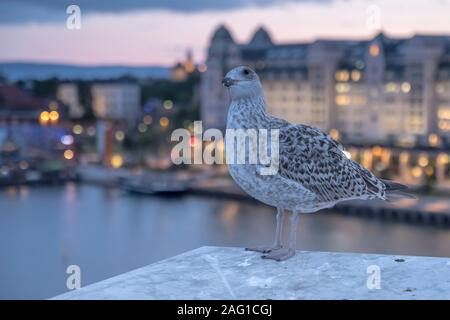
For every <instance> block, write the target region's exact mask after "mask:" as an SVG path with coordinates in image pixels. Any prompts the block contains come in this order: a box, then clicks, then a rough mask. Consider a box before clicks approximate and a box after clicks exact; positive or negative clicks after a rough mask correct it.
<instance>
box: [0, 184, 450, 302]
mask: <svg viewBox="0 0 450 320" xmlns="http://www.w3.org/2000/svg"><path fill="white" fill-rule="evenodd" d="M274 227H275V215H274V210H273V209H271V208H268V207H265V206H260V205H256V204H252V203H240V202H235V201H228V200H217V199H208V198H201V197H193V196H186V197H182V198H176V199H168V198H157V197H145V196H133V195H129V194H125V193H122V192H121V191H120V190H117V189H103V188H100V187H95V186H80V185H73V184H70V185H67V186H64V187H39V188H20V189H2V190H0V298H3V299H5V298H49V297H52V296H54V295H57V294H59V293H62V292H64V291H66V290H67V289H66V287H65V284H66V278H67V274H66V273H65V271H66V268H67V266H69V265H72V264H75V265H79V266H80V268H81V276H82V277H81V279H82V280H81V281H82V285H87V284H89V283H92V282H96V281H99V280H102V279H105V278H108V277H111V276H114V275H117V274H120V273H123V272H126V271H130V270H132V269H135V268H138V267H141V266H144V265H147V264H149V263H152V262H155V261H158V260H161V259H164V258H167V257H170V256H173V255H176V254H179V253H181V252H184V251H187V250H190V249H194V248H197V247H200V246H205V245H218V246H239V247H242V246H247V245H257V244H268V243H271V241H272V237H273V231H274ZM449 241H450V231H449V230H440V229H434V228H430V227H416V226H410V225H403V224H399V223H384V222H379V221H375V220H367V219H364V218H357V217H345V216H341V215H338V214H333V213H332V212H326V213H321V214H316V215H311V214H310V215H302V216H301V217H300V226H299V235H298V248H299V249H304V250H325V251H357V252H377V253H390V254H409V255H429V256H449V257H450V246H449V245H448V244H449Z"/></svg>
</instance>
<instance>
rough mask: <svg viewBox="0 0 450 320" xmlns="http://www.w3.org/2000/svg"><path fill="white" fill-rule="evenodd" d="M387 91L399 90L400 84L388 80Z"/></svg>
mask: <svg viewBox="0 0 450 320" xmlns="http://www.w3.org/2000/svg"><path fill="white" fill-rule="evenodd" d="M385 90H386V92H398V85H397V84H396V83H395V82H388V83H387V84H386V86H385Z"/></svg>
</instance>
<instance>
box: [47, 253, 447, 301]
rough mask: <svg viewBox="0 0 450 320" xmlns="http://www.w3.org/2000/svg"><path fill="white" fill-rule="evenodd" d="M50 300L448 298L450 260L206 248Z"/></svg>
mask: <svg viewBox="0 0 450 320" xmlns="http://www.w3.org/2000/svg"><path fill="white" fill-rule="evenodd" d="M52 299H55V300H66V299H69V300H72V299H76V300H79V299H81V300H91V299H220V300H222V299H224V300H226V299H233V300H234V299H256V300H267V299H307V300H309V299H338V300H342V299H346V300H348V299H350V300H353V299H396V300H415V299H450V259H449V258H435V257H417V256H392V255H380V254H365V253H338V252H315V251H298V252H297V255H296V256H294V257H293V258H291V259H289V260H287V261H283V262H277V261H272V260H266V259H261V257H260V254H259V253H256V252H250V251H245V250H244V249H242V248H229V247H201V248H198V249H195V250H192V251H188V252H186V253H183V254H180V255H178V256H175V257H172V258H169V259H166V260H163V261H160V262H157V263H154V264H150V265H148V266H145V267H143V268H140V269H137V270H134V271H130V272H127V273H124V274H121V275H118V276H116V277H113V278H110V279H107V280H104V281H100V282H98V283H94V284H91V285H88V286H86V287H82V288H80V289H75V290H73V291H69V292H67V293H64V294H61V295H58V296H56V297H54V298H52Z"/></svg>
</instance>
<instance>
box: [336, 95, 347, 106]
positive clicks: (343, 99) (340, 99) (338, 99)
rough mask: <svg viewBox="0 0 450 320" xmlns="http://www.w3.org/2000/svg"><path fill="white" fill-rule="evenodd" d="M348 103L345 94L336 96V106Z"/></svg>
mask: <svg viewBox="0 0 450 320" xmlns="http://www.w3.org/2000/svg"><path fill="white" fill-rule="evenodd" d="M349 103H350V98H349V96H347V95H338V96H336V104H337V105H338V106H346V105H348V104H349Z"/></svg>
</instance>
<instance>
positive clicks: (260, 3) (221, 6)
mask: <svg viewBox="0 0 450 320" xmlns="http://www.w3.org/2000/svg"><path fill="white" fill-rule="evenodd" d="M330 1H332V0H319V1H317V0H316V1H314V2H320V3H326V2H330ZM290 2H313V0H113V1H112V0H95V1H94V0H1V2H0V24H20V23H27V22H38V23H46V22H60V21H64V20H65V19H66V17H67V16H66V8H67V6H69V5H71V4H76V5H78V6H80V8H81V12H82V14H91V13H126V12H130V11H139V10H169V11H175V12H185V13H193V12H198V11H207V10H213V11H214V10H217V11H220V10H235V9H240V8H245V7H267V6H275V5H280V4H286V3H290Z"/></svg>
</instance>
